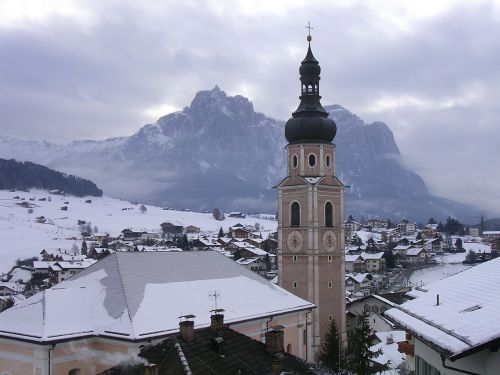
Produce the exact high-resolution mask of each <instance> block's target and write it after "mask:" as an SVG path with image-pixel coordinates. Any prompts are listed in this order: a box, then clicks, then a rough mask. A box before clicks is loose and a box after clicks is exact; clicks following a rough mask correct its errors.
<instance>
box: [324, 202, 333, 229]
mask: <svg viewBox="0 0 500 375" xmlns="http://www.w3.org/2000/svg"><path fill="white" fill-rule="evenodd" d="M325 227H333V205H332V203H331V202H326V204H325Z"/></svg>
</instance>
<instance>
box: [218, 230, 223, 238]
mask: <svg viewBox="0 0 500 375" xmlns="http://www.w3.org/2000/svg"><path fill="white" fill-rule="evenodd" d="M217 237H219V238H221V237H224V231H223V230H222V227H220V229H219V234H218V236H217Z"/></svg>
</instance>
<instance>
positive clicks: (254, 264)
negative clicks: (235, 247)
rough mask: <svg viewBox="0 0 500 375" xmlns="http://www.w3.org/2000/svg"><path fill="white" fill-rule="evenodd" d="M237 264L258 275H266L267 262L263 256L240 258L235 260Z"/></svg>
mask: <svg viewBox="0 0 500 375" xmlns="http://www.w3.org/2000/svg"><path fill="white" fill-rule="evenodd" d="M236 263H238V264H239V265H241V266H243V267H245V268H247V269H249V270H251V271H253V272H255V273H257V274H259V275H260V276H264V277H265V276H266V274H267V264H266V262H265V261H264V259H263V258H240V259H238V260H237V261H236Z"/></svg>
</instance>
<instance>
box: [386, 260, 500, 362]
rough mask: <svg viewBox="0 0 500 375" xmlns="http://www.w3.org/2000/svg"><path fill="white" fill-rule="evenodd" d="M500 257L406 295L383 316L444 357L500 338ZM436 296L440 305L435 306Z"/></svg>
mask: <svg viewBox="0 0 500 375" xmlns="http://www.w3.org/2000/svg"><path fill="white" fill-rule="evenodd" d="M499 268H500V258H497V259H494V260H491V261H488V262H485V263H482V264H480V265H478V266H475V267H472V268H469V269H467V270H465V271H462V272H460V273H457V274H455V275H453V276H450V277H448V278H445V279H443V280H439V281H436V282H433V283H430V284H428V285H426V286H425V287H423V288H419V290H414V291H411V292H410V293H409V295H410V296H411V297H415V299H414V300H411V301H408V302H405V303H403V304H402V305H401V306H399V307H396V308H393V309H390V310H388V311H386V312H385V314H386V316H387V317H388V318H389V319H391V320H393V321H394V322H396V323H397V324H398V325H400V326H401V327H403V328H404V329H406V330H408V331H410V332H412V333H413V334H414V335H415V336H417V337H419V338H420V339H421V340H423V341H425V342H427V343H429V345H431V346H434V347H435V348H436V349H438V350H439V351H441V352H443V353H444V354H446V355H450V356H456V355H458V354H460V353H465V352H467V351H469V350H472V349H474V348H476V347H478V346H480V345H482V344H485V343H488V342H490V341H492V340H498V339H500V320H499V319H498V317H499V316H500V278H499V277H498V269H499ZM437 295H439V305H438V304H437V297H436V296H437Z"/></svg>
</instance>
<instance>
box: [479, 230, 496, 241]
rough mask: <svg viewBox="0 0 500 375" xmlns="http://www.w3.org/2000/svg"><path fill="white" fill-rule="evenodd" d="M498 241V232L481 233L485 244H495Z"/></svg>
mask: <svg viewBox="0 0 500 375" xmlns="http://www.w3.org/2000/svg"><path fill="white" fill-rule="evenodd" d="M499 239H500V230H485V231H483V240H484V241H486V242H495V241H496V240H499Z"/></svg>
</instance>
